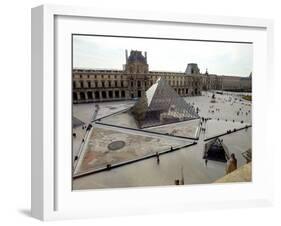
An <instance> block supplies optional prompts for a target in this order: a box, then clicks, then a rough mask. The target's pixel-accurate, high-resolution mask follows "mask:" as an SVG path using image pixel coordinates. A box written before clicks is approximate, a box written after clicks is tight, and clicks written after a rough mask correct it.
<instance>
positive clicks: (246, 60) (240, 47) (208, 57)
mask: <svg viewBox="0 0 281 226" xmlns="http://www.w3.org/2000/svg"><path fill="white" fill-rule="evenodd" d="M252 48H253V47H252V44H244V43H243V44H241V43H224V42H202V41H179V40H157V39H141V38H117V37H98V36H79V35H75V36H73V64H74V67H83V68H108V69H122V65H123V64H124V63H125V49H128V51H130V50H140V51H143V52H144V51H147V54H148V64H149V68H150V70H159V71H177V72H178V71H182V72H183V71H184V70H185V68H186V65H187V64H188V63H197V64H198V66H199V68H200V69H201V72H204V71H205V69H206V68H208V71H209V73H213V74H219V75H236V76H248V75H249V74H250V72H251V71H252V64H253V62H252V61H253V49H252Z"/></svg>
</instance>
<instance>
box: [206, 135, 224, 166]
mask: <svg viewBox="0 0 281 226" xmlns="http://www.w3.org/2000/svg"><path fill="white" fill-rule="evenodd" d="M228 158H229V151H228V148H227V147H226V145H225V144H224V143H223V140H221V139H219V138H215V139H213V140H211V141H210V142H208V143H206V144H205V151H204V156H203V159H208V160H213V161H219V162H226V161H227V159H228Z"/></svg>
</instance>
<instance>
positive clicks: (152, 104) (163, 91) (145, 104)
mask: <svg viewBox="0 0 281 226" xmlns="http://www.w3.org/2000/svg"><path fill="white" fill-rule="evenodd" d="M131 112H132V114H133V115H134V117H135V119H136V121H137V124H138V126H139V127H140V128H146V127H151V126H159V125H164V124H168V123H174V122H180V121H186V120H190V119H196V118H199V116H198V114H197V113H196V111H195V109H194V107H193V106H192V105H190V104H188V103H187V102H186V101H185V100H184V99H183V98H182V97H180V96H178V94H177V93H176V92H175V91H174V89H173V88H172V87H170V86H169V84H168V83H167V82H166V81H165V80H164V79H163V78H161V79H158V80H157V81H156V83H155V84H153V85H152V86H151V87H150V88H149V89H148V90H147V91H146V93H145V95H144V96H143V97H141V98H140V99H139V101H138V102H137V103H136V104H135V105H134V106H133V108H132V110H131Z"/></svg>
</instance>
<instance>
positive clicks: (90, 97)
mask: <svg viewBox="0 0 281 226" xmlns="http://www.w3.org/2000/svg"><path fill="white" fill-rule="evenodd" d="M87 95H88V99H89V100H92V99H93V93H92V92H87Z"/></svg>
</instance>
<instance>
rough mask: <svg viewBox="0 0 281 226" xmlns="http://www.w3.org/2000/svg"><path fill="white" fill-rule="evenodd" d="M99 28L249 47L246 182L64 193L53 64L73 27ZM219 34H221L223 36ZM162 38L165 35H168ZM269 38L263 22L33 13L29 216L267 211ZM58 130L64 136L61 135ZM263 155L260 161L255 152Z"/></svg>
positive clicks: (64, 10)
mask: <svg viewBox="0 0 281 226" xmlns="http://www.w3.org/2000/svg"><path fill="white" fill-rule="evenodd" d="M69 18H71V19H69ZM58 20H60V21H58ZM104 21H106V22H108V23H109V25H108V27H107V25H106V26H105V27H107V29H109V28H111V30H108V34H112V32H113V33H116V32H120V33H122V34H123V33H124V32H125V33H126V34H127V33H128V31H126V30H124V29H126V26H127V25H124V26H123V25H121V24H122V23H124V24H130V25H132V24H133V25H136V26H137V24H138V26H141V27H142V28H139V29H138V31H134V30H132V31H131V32H132V33H131V34H134V32H145V30H150V28H151V27H150V26H161V27H164V28H165V26H167V27H168V26H170V27H173V26H180V27H181V28H182V27H184V26H193V27H194V28H195V29H196V28H197V27H200V29H205V28H207V27H210V28H215V29H218V30H220V31H222V32H217V33H215V32H211V33H210V34H209V39H222V40H228V41H229V40H232V39H238V38H241V39H242V40H249V39H250V40H251V41H253V42H254V43H256V45H255V46H254V66H253V74H255V76H256V77H254V79H253V87H254V88H253V90H254V93H253V95H254V96H255V98H254V100H253V106H254V107H253V149H255V161H254V163H253V181H252V182H251V183H247V184H241V183H237V184H221V185H217V184H216V185H194V186H181V187H176V188H175V187H174V186H166V187H157V188H149V187H146V188H130V189H105V190H91V191H80V192H73V191H72V190H71V183H70V181H71V163H70V162H71V161H65V163H64V161H63V159H71V152H70V150H71V149H70V150H69V149H68V147H69V145H70V144H69V139H71V133H70V131H71V130H70V123H69V124H68V122H69V120H70V118H69V117H64V112H62V111H63V110H62V109H63V108H64V109H69V104H71V103H70V102H69V101H66V103H65V104H63V106H62V105H61V103H62V102H61V101H62V100H64V99H65V98H66V99H67V98H68V100H69V97H67V96H68V95H70V92H69V89H70V87H71V83H70V80H69V79H68V78H67V76H69V77H71V73H70V74H69V71H64V70H65V69H64V67H63V68H60V65H63V66H65V65H68V64H69V61H70V58H71V56H70V55H69V53H70V52H69V51H70V49H71V47H70V46H69V45H67V44H66V45H65V46H66V48H65V47H64V45H63V44H62V42H61V41H60V40H63V38H65V37H68V35H69V34H71V33H75V31H74V30H75V29H76V28H77V29H78V28H79V29H81V30H82V31H81V32H87V29H89V27H91V26H87V25H84V26H83V24H87V23H89V24H91V23H94V24H95V25H96V26H99V23H103V22H104ZM69 23H70V24H71V26H70V25H69ZM110 23H112V24H110ZM114 23H120V28H121V29H120V30H119V31H117V30H116V29H114V26H113V24H114ZM130 25H128V26H130ZM122 26H123V27H122ZM122 29H123V30H122ZM142 29H143V30H142ZM231 29H237V34H234V33H232V32H233V31H232V30H231ZM160 30H161V29H160ZM164 30H165V29H164ZM166 30H167V29H166ZM175 30H177V29H176V28H175ZM224 30H225V31H226V32H223V31H224ZM228 30H229V32H227V31H228ZM104 32H107V31H106V30H105V31H104ZM163 32H164V31H163ZM177 32H179V30H178V31H177ZM251 32H252V34H251ZM231 33H232V35H231ZM166 34H167V35H169V33H168V32H167V33H166ZM60 35H61V36H60ZM155 35H157V34H155ZM159 35H161V31H160V32H159ZM173 35H174V34H173ZM203 35H205V36H204V37H205V39H206V34H204V32H203V33H202V37H203ZM236 35H237V36H236ZM239 35H240V36H239ZM195 36H196V35H195ZM198 37H199V36H198ZM198 37H197V36H196V37H195V38H198ZM203 39H204V38H203ZM272 39H273V22H272V21H271V20H265V19H254V18H236V17H221V16H220V17H219V16H201V15H185V14H177V13H168V12H163V13H161V14H159V13H154V12H153V11H150V12H149V11H148V12H138V11H118V10H114V9H111V10H105V9H95V8H93V9H91V8H79V7H71V6H56V5H43V6H39V7H36V8H34V9H32V186H31V187H32V191H31V192H32V202H31V204H32V206H31V213H32V216H33V217H36V218H38V219H41V220H56V219H71V218H89V217H98V216H116V215H130V214H145V213H158V212H174V211H186V210H196V209H211V208H233V207H249V206H251V207H252V206H261V205H263V206H264V205H271V204H272V202H273V178H272V177H269V176H268V175H270V172H271V170H272V168H273V166H272V164H271V163H272V162H273V161H272V159H273V150H269V149H268V148H266V147H268V146H267V144H268V143H269V142H270V140H269V131H267V128H268V127H267V125H266V120H264V119H266V118H267V117H268V114H267V111H268V110H267V109H268V108H269V107H270V106H271V101H270V100H269V101H265V99H264V98H265V97H264V95H263V93H264V92H265V91H266V92H267V93H269V94H270V93H271V92H272V88H271V87H273V83H274V78H273V72H272V68H273V66H272V64H273V46H272V45H273V40H272ZM64 41H65V43H67V42H68V41H67V40H64ZM60 54H63V55H61V56H64V57H61V56H60ZM68 57H69V58H68ZM61 59H64V60H65V61H64V60H61ZM67 70H70V68H69V69H67ZM57 74H60V75H61V76H57ZM262 105H265V107H264V108H263V107H262ZM67 114H68V113H67ZM64 118H65V119H64ZM67 120H68V121H67ZM63 130H65V131H68V130H69V132H68V134H67V135H66V134H65V133H64V131H63ZM58 137H59V139H58ZM64 138H65V139H64ZM261 138H262V139H261ZM265 150H266V153H267V154H266V156H265V155H263V152H262V151H265ZM68 152H69V154H68ZM65 178H66V179H65ZM237 191H239V194H238V193H237ZM199 194H200V195H199ZM206 194H208V195H206ZM163 197H165V199H163ZM93 203H94V205H93ZM82 204H83V205H82Z"/></svg>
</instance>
